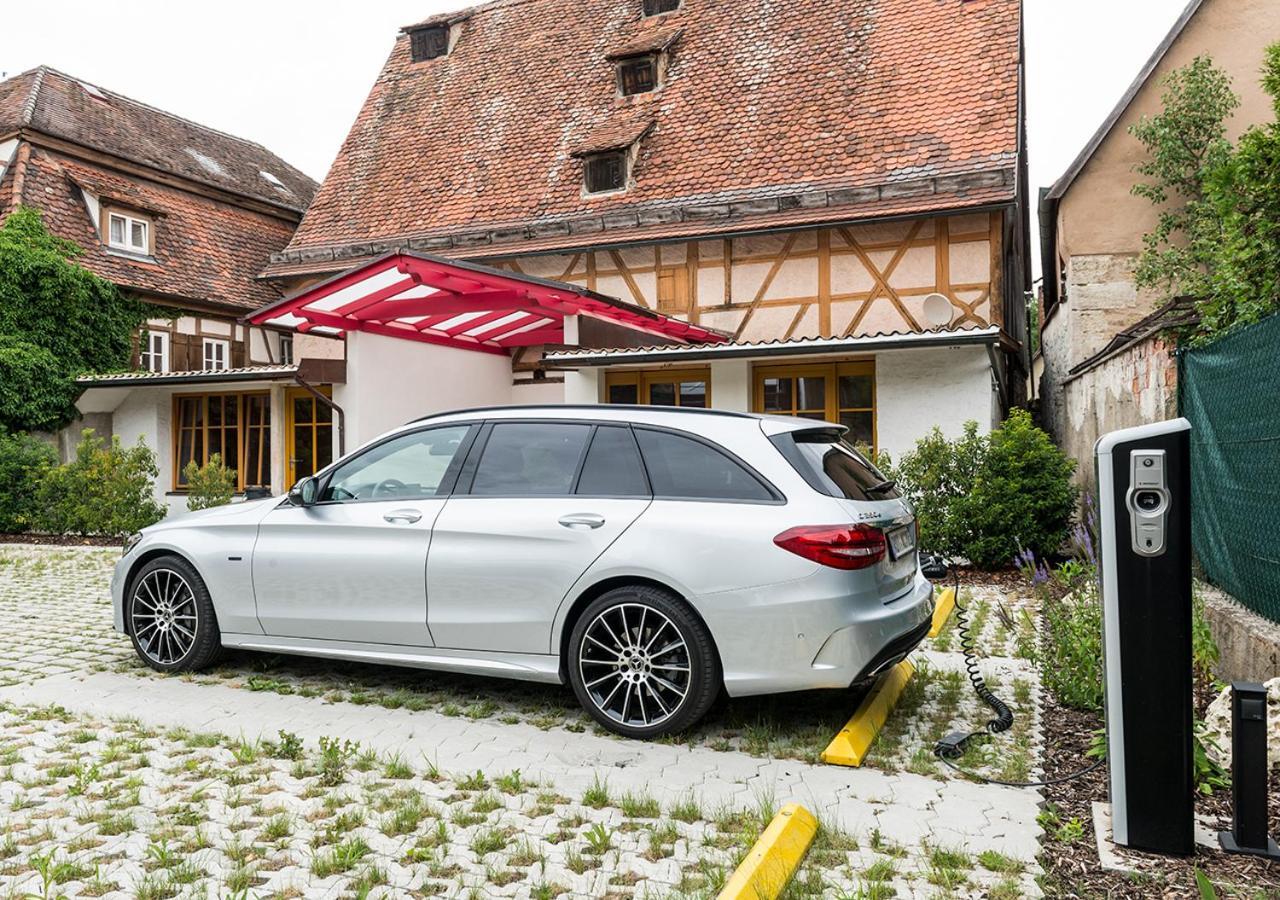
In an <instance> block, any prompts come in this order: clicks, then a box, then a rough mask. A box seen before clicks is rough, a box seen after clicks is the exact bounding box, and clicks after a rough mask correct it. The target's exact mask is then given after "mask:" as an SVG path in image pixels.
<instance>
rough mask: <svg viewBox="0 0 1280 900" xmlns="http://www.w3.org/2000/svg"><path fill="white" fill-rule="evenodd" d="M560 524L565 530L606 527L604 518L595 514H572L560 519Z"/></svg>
mask: <svg viewBox="0 0 1280 900" xmlns="http://www.w3.org/2000/svg"><path fill="white" fill-rule="evenodd" d="M560 524H561V525H563V526H564V527H565V528H599V527H600V526H602V525H604V516H598V515H596V514H595V513H572V514H570V515H567V516H561V517H560Z"/></svg>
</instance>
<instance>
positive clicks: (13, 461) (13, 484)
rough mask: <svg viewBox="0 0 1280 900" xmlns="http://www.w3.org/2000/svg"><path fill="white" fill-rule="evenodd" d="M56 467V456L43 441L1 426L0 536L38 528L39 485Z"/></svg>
mask: <svg viewBox="0 0 1280 900" xmlns="http://www.w3.org/2000/svg"><path fill="white" fill-rule="evenodd" d="M57 464H58V455H57V453H55V452H54V449H53V448H52V447H50V446H49V445H48V444H46V443H45V442H44V441H42V440H40V439H38V438H35V437H32V436H31V435H29V434H22V433H16V434H10V433H9V432H7V431H5V430H4V429H3V427H0V533H21V532H24V531H30V530H31V529H32V528H35V527H38V525H39V520H40V516H39V512H38V510H39V506H38V502H37V492H38V491H39V487H40V482H41V480H42V479H43V478H44V476H45V474H46V473H47V472H48V471H49V470H50V469H52V468H53V467H54V466H56V465H57Z"/></svg>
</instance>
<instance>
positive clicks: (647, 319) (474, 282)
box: [248, 253, 726, 354]
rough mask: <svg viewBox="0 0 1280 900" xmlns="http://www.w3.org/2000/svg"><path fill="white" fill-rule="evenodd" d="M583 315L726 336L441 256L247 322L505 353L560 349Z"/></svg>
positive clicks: (410, 257)
mask: <svg viewBox="0 0 1280 900" xmlns="http://www.w3.org/2000/svg"><path fill="white" fill-rule="evenodd" d="M570 315H586V316H592V317H595V318H599V319H606V320H610V321H613V322H617V323H619V324H622V325H625V326H627V327H628V328H631V329H635V330H638V331H643V332H648V333H649V334H653V335H656V336H659V337H662V338H666V339H668V340H676V341H680V342H682V343H687V342H708V341H710V342H714V341H722V340H725V339H726V335H724V334H721V333H720V332H717V331H713V330H712V329H709V328H702V327H700V326H697V325H691V324H689V323H688V322H684V321H681V320H679V319H674V318H671V317H669V316H664V315H661V314H659V313H655V312H651V311H650V310H647V309H644V308H642V307H639V306H633V305H632V304H630V303H624V302H622V301H621V300H617V299H615V298H613V297H607V296H605V295H603V294H598V293H596V292H594V291H589V290H586V289H585V288H581V287H578V286H576V285H571V284H562V283H560V282H557V281H547V280H545V279H541V278H533V277H531V276H528V275H521V274H517V273H513V272H507V271H503V270H499V269H493V268H489V267H488V266H481V265H476V264H473V263H462V262H458V261H456V260H447V259H443V258H441V257H435V256H424V255H419V254H411V253H391V254H387V255H386V256H382V257H380V258H378V259H375V260H372V261H371V262H367V263H364V264H362V265H359V266H356V267H355V268H353V269H351V270H350V271H348V272H345V273H343V274H341V275H338V276H336V277H334V278H330V279H328V280H327V281H323V282H321V283H320V284H317V285H314V286H312V287H310V288H307V289H306V290H303V291H301V292H299V293H297V294H294V295H293V296H290V297H287V298H285V299H284V300H281V301H279V302H277V303H273V304H270V305H268V306H266V307H263V308H262V309H260V310H258V311H257V312H255V313H253V314H252V315H251V316H249V317H248V318H249V321H250V322H252V323H253V324H255V325H276V326H281V327H287V328H295V329H297V330H298V331H304V332H306V331H313V330H314V331H316V332H317V333H321V334H330V335H338V334H343V333H345V332H348V331H365V332H370V333H373V334H382V335H387V336H390V337H398V338H404V339H408V340H416V341H422V342H425V343H430V344H444V345H447V346H452V347H459V348H462V349H466V350H479V351H484V352H489V353H500V354H506V353H508V352H509V350H510V349H511V348H513V347H528V346H536V345H542V344H563V343H565V333H564V319H565V317H566V316H570Z"/></svg>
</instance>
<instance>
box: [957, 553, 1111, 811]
mask: <svg viewBox="0 0 1280 900" xmlns="http://www.w3.org/2000/svg"><path fill="white" fill-rule="evenodd" d="M946 562H947V567H948V569H949V570H950V572H951V585H952V590H954V591H955V605H956V630H957V631H959V632H960V650H961V652H962V653H963V654H964V667H965V671H966V672H968V674H969V683H970V684H972V685H973V692H974V693H975V694H977V695H978V697H979V699H981V700H982V702H983V703H985V704H987V706H989V707H991V710H992V711H993V712H994V713H995V714H996V717H995V718H994V719H988V720H987V724H986V725H985V726H984V728H983V730H982V731H974V732H970V733H969V734H967V735H966V734H964V733H963V732H962V733H960V734H949V735H947V736H946V737H945V738H943V739H942V740H941V741H938V743H937V745H936V746H934V748H933V752H934V755H936V756H937V757H938V759H940V760H942V761H943V762H944V763H946V765H947V766H949V767H950V768H952V769H954V770H955V771H957V772H959V773H960V774H961V775H966V776H968V777H970V778H974V779H976V780H978V781H981V782H983V783H985V784H999V785H1004V786H1005V787H1017V788H1028V787H1049V786H1050V785H1055V784H1063V783H1065V782H1068V781H1074V780H1075V779H1077V778H1080V777H1082V776H1084V775H1088V774H1089V773H1090V772H1092V771H1094V770H1095V769H1097V768H1098V767H1099V766H1101V765H1103V764H1104V763H1106V758H1105V757H1104V758H1101V759H1097V760H1094V762H1093V763H1092V764H1091V765H1088V766H1085V767H1084V768H1083V769H1078V770H1076V771H1075V772H1070V773H1068V774H1066V775H1060V776H1058V777H1057V778H1047V779H1045V780H1043V781H1001V780H1000V779H999V778H988V777H987V776H985V775H980V774H978V773H977V772H970V771H968V770H966V769H962V768H960V767H959V766H957V765H956V764H955V763H954V762H952V760H953V759H955V758H956V757H959V756H960V755H961V754H963V753H964V747H965V745H966V744H967V743H968V742H969V741H971V740H973V739H974V738H977V737H990V736H991V735H993V734H999V733H1000V732H1002V731H1008V730H1009V729H1010V728H1012V727H1013V710H1011V709H1010V708H1009V704H1007V703H1005V702H1004V701H1003V700H1001V699H1000V698H999V697H997V696H996V695H995V693H994V692H992V690H991V688H989V687H987V680H986V679H985V678H984V677H983V676H982V670H981V669H979V668H978V659H977V655H976V652H975V651H974V649H973V636H972V635H971V634H970V631H969V610H968V608H967V607H965V606H964V605H963V604H961V603H960V573H959V572H957V571H956V566H955V563H954V562H952V561H951V560H947V561H946Z"/></svg>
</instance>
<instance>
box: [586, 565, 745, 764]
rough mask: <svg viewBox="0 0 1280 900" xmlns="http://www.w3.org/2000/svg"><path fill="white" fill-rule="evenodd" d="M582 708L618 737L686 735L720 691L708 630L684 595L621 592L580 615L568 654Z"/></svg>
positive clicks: (634, 589) (638, 588)
mask: <svg viewBox="0 0 1280 900" xmlns="http://www.w3.org/2000/svg"><path fill="white" fill-rule="evenodd" d="M566 655H567V657H568V659H567V661H566V662H567V667H568V670H569V681H570V683H571V684H572V685H573V692H574V694H575V695H576V696H577V698H578V702H579V703H581V704H582V706H583V708H584V709H585V710H586V711H587V712H588V713H590V714H591V716H592V717H593V718H594V719H595V720H596V721H597V722H599V723H600V724H601V725H603V726H604V727H605V728H608V729H609V730H610V731H612V732H614V733H615V734H620V735H622V736H623V737H629V738H640V739H646V738H656V737H662V736H664V735H669V734H676V733H678V732H681V731H684V730H685V729H686V728H688V727H690V726H691V725H693V724H694V723H696V722H697V721H699V720H700V719H701V718H702V717H703V716H705V715H706V714H707V710H708V709H710V708H711V704H712V703H713V702H715V699H716V697H717V695H718V694H719V693H720V687H721V675H720V659H719V656H718V654H717V653H716V648H715V644H714V643H713V642H712V640H711V634H710V632H708V631H707V626H706V625H704V624H703V623H702V620H701V619H699V618H698V616H697V615H695V614H694V612H693V610H692V609H690V608H689V606H688V605H687V604H686V603H685V602H684V601H683V600H681V599H680V598H679V597H676V596H675V595H673V594H671V593H669V592H667V591H664V590H662V589H660V588H656V587H652V586H650V585H629V586H626V587H619V588H615V589H614V590H611V591H609V592H608V593H605V594H602V595H601V596H599V597H597V598H596V599H595V600H593V601H592V602H591V603H590V604H589V605H588V606H587V608H586V609H585V610H583V612H582V615H580V616H579V617H578V620H577V622H576V623H575V624H574V626H573V630H572V632H571V633H570V636H569V647H568V653H567V654H566Z"/></svg>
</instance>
